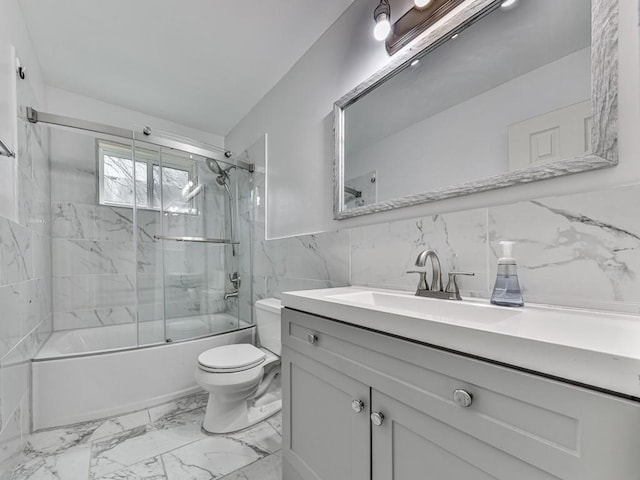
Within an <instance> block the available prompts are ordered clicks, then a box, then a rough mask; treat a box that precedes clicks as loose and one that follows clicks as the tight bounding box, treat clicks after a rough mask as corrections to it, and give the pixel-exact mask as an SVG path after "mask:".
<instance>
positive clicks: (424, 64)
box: [334, 0, 617, 219]
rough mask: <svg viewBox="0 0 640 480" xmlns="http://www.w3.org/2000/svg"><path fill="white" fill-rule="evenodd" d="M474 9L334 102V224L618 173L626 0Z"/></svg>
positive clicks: (530, 1)
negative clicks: (620, 32)
mask: <svg viewBox="0 0 640 480" xmlns="http://www.w3.org/2000/svg"><path fill="white" fill-rule="evenodd" d="M501 4H502V1H497V2H496V1H488V0H475V1H474V0H468V1H466V2H464V3H463V4H462V5H461V6H460V7H459V8H458V9H456V10H455V11H453V12H452V13H451V15H450V16H449V17H448V18H446V19H445V21H443V22H440V23H439V24H437V25H435V26H434V27H433V28H431V29H429V30H427V31H425V32H424V33H423V34H422V36H421V37H419V39H418V40H417V41H416V42H415V43H414V44H413V45H412V46H410V47H407V48H406V49H405V50H403V51H401V52H399V53H398V55H396V56H395V57H394V58H393V59H392V60H391V62H390V63H389V65H387V66H386V67H385V68H384V69H382V70H381V71H379V72H377V73H376V74H375V75H373V76H372V77H371V78H370V79H368V80H367V81H365V82H363V83H362V84H361V85H358V86H357V87H356V88H355V89H353V90H352V91H351V92H349V93H348V94H347V95H345V96H344V97H343V98H341V99H340V100H338V101H337V102H336V103H335V106H334V113H335V127H334V128H335V144H336V152H335V173H336V177H335V178H336V181H335V203H334V213H335V218H336V219H343V218H349V217H353V216H356V215H363V214H368V213H373V212H377V211H382V210H389V209H392V208H398V207H404V206H409V205H415V204H418V203H423V202H429V201H434V200H440V199H444V198H449V197H454V196H460V195H467V194H471V193H476V192H480V191H484V190H490V189H495V188H502V187H507V186H510V185H515V184H518V183H527V182H531V181H535V180H542V179H546V178H552V177H556V176H560V175H567V174H572V173H577V172H581V171H586V170H592V169H597V168H604V167H610V166H614V165H616V164H617V130H616V119H617V0H592V1H591V2H590V1H587V0H562V1H558V0H517V1H516V2H515V3H514V4H513V5H512V6H511V7H509V8H504V7H501Z"/></svg>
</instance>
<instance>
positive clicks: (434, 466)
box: [371, 390, 558, 480]
mask: <svg viewBox="0 0 640 480" xmlns="http://www.w3.org/2000/svg"><path fill="white" fill-rule="evenodd" d="M371 410H372V412H375V413H381V414H382V415H383V416H384V418H383V421H382V424H381V425H379V426H377V425H375V424H373V423H372V427H371V428H372V433H371V447H372V452H371V460H372V465H371V467H372V472H373V476H372V477H371V478H372V479H373V480H415V479H417V478H420V479H422V480H461V479H464V480H496V479H499V480H516V479H517V480H551V479H554V480H557V479H558V477H556V476H553V475H549V474H547V473H545V472H543V471H542V470H540V469H538V468H536V467H535V466H533V465H531V464H528V463H526V462H523V461H522V460H520V459H518V458H516V457H514V456H511V455H509V454H508V453H505V452H503V451H501V450H499V449H497V448H495V447H492V446H491V445H489V444H487V443H485V442H482V441H480V440H478V439H477V438H476V437H474V436H473V435H472V434H471V433H472V432H465V431H463V430H458V429H456V428H454V427H452V426H451V425H449V424H447V423H445V422H442V421H440V420H438V419H437V418H434V417H433V416H431V415H430V414H429V412H427V411H422V410H417V409H415V408H412V407H410V406H408V405H407V404H405V403H402V402H400V401H399V400H397V399H395V398H392V397H390V396H389V395H385V394H383V393H381V392H379V391H377V390H372V392H371Z"/></svg>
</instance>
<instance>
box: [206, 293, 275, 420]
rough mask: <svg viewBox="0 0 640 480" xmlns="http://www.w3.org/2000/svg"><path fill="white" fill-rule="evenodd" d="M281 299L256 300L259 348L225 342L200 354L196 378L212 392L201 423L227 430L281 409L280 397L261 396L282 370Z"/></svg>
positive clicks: (260, 418)
mask: <svg viewBox="0 0 640 480" xmlns="http://www.w3.org/2000/svg"><path fill="white" fill-rule="evenodd" d="M280 309H281V304H280V300H278V299H276V298H267V299H264V300H258V301H257V302H256V326H257V330H258V339H259V343H260V347H255V346H253V345H251V344H244V343H243V344H238V345H225V346H222V347H216V348H212V349H209V350H207V351H205V352H203V353H201V354H200V355H199V356H198V364H197V366H196V371H195V378H196V382H197V383H198V385H200V386H201V387H202V388H204V389H205V390H206V391H207V392H209V401H208V403H207V411H206V413H205V418H204V422H203V428H204V429H205V430H206V431H207V432H210V433H229V432H235V431H238V430H242V429H244V428H247V427H249V426H251V425H254V424H256V423H258V422H260V421H261V420H264V419H265V418H267V417H269V416H271V415H274V414H275V413H277V412H279V411H280V409H281V408H282V397H281V396H279V395H275V397H274V396H271V397H269V400H270V401H267V402H265V401H260V400H261V397H263V396H265V397H266V395H265V392H267V390H268V389H269V387H270V386H271V385H272V383H273V380H274V379H275V378H277V376H278V375H279V373H280V354H281V351H282V346H281V343H280V340H281V339H280Z"/></svg>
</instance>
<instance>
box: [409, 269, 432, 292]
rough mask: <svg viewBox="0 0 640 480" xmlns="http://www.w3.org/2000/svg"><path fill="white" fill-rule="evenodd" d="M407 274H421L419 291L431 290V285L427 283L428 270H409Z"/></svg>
mask: <svg viewBox="0 0 640 480" xmlns="http://www.w3.org/2000/svg"><path fill="white" fill-rule="evenodd" d="M406 273H419V274H420V279H419V280H418V288H417V290H429V284H428V283H427V271H426V270H407V272H406Z"/></svg>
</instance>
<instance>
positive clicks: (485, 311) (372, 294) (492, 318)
mask: <svg viewBox="0 0 640 480" xmlns="http://www.w3.org/2000/svg"><path fill="white" fill-rule="evenodd" d="M326 298H327V300H333V301H338V302H344V303H349V304H353V305H355V306H362V307H366V308H375V309H378V310H380V309H383V310H386V311H389V312H390V313H396V314H399V315H407V316H414V317H421V318H426V319H431V320H446V321H454V322H462V323H484V324H487V323H499V322H502V321H504V320H507V319H509V318H512V317H515V316H517V315H519V314H520V313H521V310H518V309H510V308H505V307H496V306H493V305H488V304H485V303H479V302H472V301H465V300H463V301H457V300H441V299H435V298H428V297H417V296H415V295H412V294H409V293H400V292H380V291H375V290H363V291H360V292H350V293H338V294H335V295H327V296H326Z"/></svg>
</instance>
